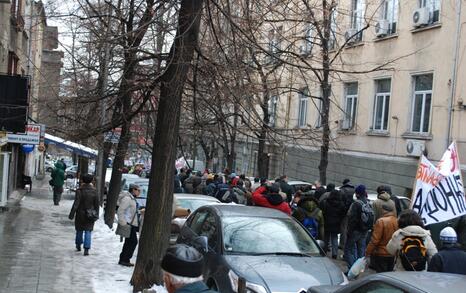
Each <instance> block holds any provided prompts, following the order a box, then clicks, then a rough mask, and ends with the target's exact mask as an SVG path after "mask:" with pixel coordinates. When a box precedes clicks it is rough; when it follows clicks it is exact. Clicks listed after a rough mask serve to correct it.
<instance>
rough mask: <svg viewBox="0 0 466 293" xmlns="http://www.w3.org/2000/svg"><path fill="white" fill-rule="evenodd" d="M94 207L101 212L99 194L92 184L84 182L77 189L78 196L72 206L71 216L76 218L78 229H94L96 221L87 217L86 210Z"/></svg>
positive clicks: (75, 224) (75, 225)
mask: <svg viewBox="0 0 466 293" xmlns="http://www.w3.org/2000/svg"><path fill="white" fill-rule="evenodd" d="M88 209H93V210H95V211H97V214H99V196H98V195H97V191H96V190H95V188H94V187H93V186H92V185H91V184H83V185H82V186H81V187H80V188H78V190H76V198H75V200H74V203H73V207H72V208H71V211H70V215H69V218H70V219H73V218H74V217H75V216H76V218H75V220H74V227H75V228H76V231H92V229H93V228H94V221H92V220H89V219H88V218H87V217H86V210H88Z"/></svg>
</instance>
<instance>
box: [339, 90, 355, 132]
mask: <svg viewBox="0 0 466 293" xmlns="http://www.w3.org/2000/svg"><path fill="white" fill-rule="evenodd" d="M352 84H356V94H348V88H349V86H351V85H352ZM358 95H359V82H357V81H356V82H346V83H345V84H344V105H345V108H344V115H345V116H344V118H343V120H342V125H340V129H341V130H351V129H353V128H354V125H355V124H356V114H357V104H358ZM348 100H351V109H350V113H349V115H348ZM346 121H349V122H348V123H349V126H348V128H346V127H343V125H344V124H345V122H346Z"/></svg>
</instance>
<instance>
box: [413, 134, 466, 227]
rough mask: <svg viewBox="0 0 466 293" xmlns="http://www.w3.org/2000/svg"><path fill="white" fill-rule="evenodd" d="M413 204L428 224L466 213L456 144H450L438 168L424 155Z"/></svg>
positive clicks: (418, 173) (420, 164) (420, 163)
mask: <svg viewBox="0 0 466 293" xmlns="http://www.w3.org/2000/svg"><path fill="white" fill-rule="evenodd" d="M411 205H412V206H411V208H412V209H413V210H414V211H416V212H417V213H418V214H419V215H420V216H421V218H422V220H423V221H424V224H425V225H430V224H435V223H439V222H443V221H447V220H450V219H453V218H456V217H459V216H462V215H465V214H466V198H465V195H464V187H463V180H462V178H461V169H460V164H459V159H458V151H457V149H456V144H455V143H452V144H451V145H450V147H449V148H448V149H447V151H446V152H445V154H444V155H443V157H442V159H441V160H440V162H439V164H438V166H437V167H435V166H434V165H433V164H432V163H431V162H430V161H429V160H428V159H427V158H426V157H424V156H422V158H421V160H420V162H419V167H418V170H417V174H416V184H415V190H414V194H413V198H412V204H411Z"/></svg>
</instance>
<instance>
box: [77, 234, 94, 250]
mask: <svg viewBox="0 0 466 293" xmlns="http://www.w3.org/2000/svg"><path fill="white" fill-rule="evenodd" d="M83 233H84V249H91V233H92V232H91V231H76V241H75V242H76V246H81V244H83Z"/></svg>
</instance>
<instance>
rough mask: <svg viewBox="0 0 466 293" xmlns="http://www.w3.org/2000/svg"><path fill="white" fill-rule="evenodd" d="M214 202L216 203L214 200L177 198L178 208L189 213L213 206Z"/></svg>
mask: <svg viewBox="0 0 466 293" xmlns="http://www.w3.org/2000/svg"><path fill="white" fill-rule="evenodd" d="M216 202H217V201H215V200H208V199H202V198H177V204H178V206H179V207H181V208H183V209H188V210H190V211H191V212H193V211H195V210H197V209H198V208H200V207H202V206H205V205H208V204H213V203H216Z"/></svg>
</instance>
